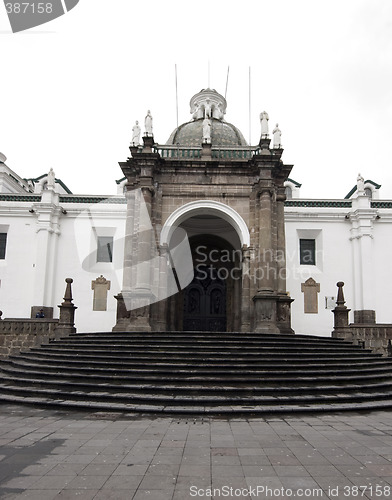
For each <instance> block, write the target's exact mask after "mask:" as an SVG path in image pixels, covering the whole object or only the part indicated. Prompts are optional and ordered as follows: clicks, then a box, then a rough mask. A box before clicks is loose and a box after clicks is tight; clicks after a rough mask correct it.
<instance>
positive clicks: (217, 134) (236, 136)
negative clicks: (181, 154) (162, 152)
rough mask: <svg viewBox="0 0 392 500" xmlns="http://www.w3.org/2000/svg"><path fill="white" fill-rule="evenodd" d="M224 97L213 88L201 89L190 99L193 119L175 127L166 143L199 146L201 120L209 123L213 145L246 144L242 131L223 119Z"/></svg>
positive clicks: (232, 145) (201, 131)
mask: <svg viewBox="0 0 392 500" xmlns="http://www.w3.org/2000/svg"><path fill="white" fill-rule="evenodd" d="M226 105H227V104H226V99H225V98H224V97H223V96H222V95H220V94H219V93H218V92H217V91H216V90H214V89H203V90H201V91H200V92H199V93H198V94H195V95H194V96H193V97H192V99H191V100H190V112H191V113H192V116H193V120H191V121H190V122H187V123H183V124H182V125H180V126H179V127H178V128H176V129H175V130H174V131H173V132H172V134H171V135H170V137H169V140H168V141H167V142H166V145H175V146H177V145H179V146H195V147H197V146H201V144H202V142H203V122H204V120H205V119H208V120H209V122H210V124H211V133H210V135H211V139H210V142H211V144H212V145H213V146H229V147H235V146H247V142H246V140H245V139H244V136H243V135H242V133H241V132H240V131H239V130H238V128H237V127H235V126H234V125H232V124H231V123H228V122H226V121H225V120H224V115H225V113H226Z"/></svg>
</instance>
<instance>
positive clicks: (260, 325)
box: [253, 189, 280, 333]
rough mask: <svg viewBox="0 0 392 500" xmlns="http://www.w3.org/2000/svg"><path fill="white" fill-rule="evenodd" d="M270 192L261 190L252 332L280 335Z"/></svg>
mask: <svg viewBox="0 0 392 500" xmlns="http://www.w3.org/2000/svg"><path fill="white" fill-rule="evenodd" d="M272 229H273V228H272V192H271V191H270V190H269V189H262V191H261V194H260V210H259V248H258V249H257V252H256V259H258V260H259V263H258V265H256V269H255V271H256V273H258V274H259V279H258V291H257V293H256V295H255V296H254V297H253V302H254V310H255V326H254V331H255V332H257V333H280V330H279V328H278V327H277V300H278V296H277V294H276V289H275V283H274V282H275V281H276V276H275V273H276V268H275V262H274V249H273V248H272Z"/></svg>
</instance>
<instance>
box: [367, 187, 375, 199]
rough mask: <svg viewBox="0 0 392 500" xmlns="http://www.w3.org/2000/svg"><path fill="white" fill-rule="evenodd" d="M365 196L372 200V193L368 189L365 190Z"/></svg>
mask: <svg viewBox="0 0 392 500" xmlns="http://www.w3.org/2000/svg"><path fill="white" fill-rule="evenodd" d="M365 194H366V196H368V197H369V198H372V196H373V192H372V190H371V189H370V188H365Z"/></svg>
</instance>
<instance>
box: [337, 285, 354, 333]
mask: <svg viewBox="0 0 392 500" xmlns="http://www.w3.org/2000/svg"><path fill="white" fill-rule="evenodd" d="M336 286H337V287H338V297H337V300H336V307H335V309H334V310H333V311H332V312H333V314H334V316H335V324H334V329H335V330H338V329H339V328H346V327H348V313H349V312H350V311H351V309H347V307H346V306H345V305H344V304H345V303H346V301H345V300H344V294H343V287H344V283H343V281H339V282H338V283H336Z"/></svg>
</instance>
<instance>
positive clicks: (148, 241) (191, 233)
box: [114, 89, 294, 333]
mask: <svg viewBox="0 0 392 500" xmlns="http://www.w3.org/2000/svg"><path fill="white" fill-rule="evenodd" d="M226 105H227V103H226V100H225V99H224V97H223V96H221V95H220V94H218V93H217V92H216V91H215V90H212V89H205V90H202V91H201V92H199V93H198V94H196V95H195V96H193V97H192V99H191V101H190V106H191V113H192V120H191V121H189V122H188V123H185V124H183V125H180V126H179V127H178V128H176V129H175V130H174V132H173V133H172V134H171V136H170V138H169V140H168V142H167V143H166V144H165V145H159V144H156V143H155V141H154V137H153V132H152V131H153V128H152V118H151V115H149V117H148V120H147V121H146V125H145V128H146V130H145V134H144V136H143V144H139V142H138V140H139V139H138V137H136V136H135V137H134V138H133V139H132V140H133V143H132V144H131V147H130V150H131V157H130V158H128V159H127V161H126V162H122V163H120V166H121V168H122V170H123V172H124V175H125V176H126V178H127V184H126V193H125V195H126V198H127V222H126V237H125V252H124V255H125V257H124V273H123V288H122V292H121V293H120V294H119V295H118V296H117V297H116V298H117V299H118V308H117V324H116V326H115V327H114V330H122V331H151V330H152V331H163V330H169V331H174V330H190V329H195V328H196V325H198V326H197V329H211V330H217V329H222V330H226V331H243V332H252V331H253V332H265V333H294V332H293V331H292V329H291V324H290V323H291V321H290V304H291V301H292V300H291V298H290V297H289V296H288V294H287V291H286V276H285V272H286V258H285V231H284V201H285V186H284V183H285V181H286V180H287V178H288V175H289V173H290V171H291V168H292V166H291V165H285V164H284V163H283V162H282V159H281V157H282V153H283V149H282V146H281V142H280V131H279V129H277V128H276V129H275V130H274V132H273V133H274V142H273V146H272V147H271V146H270V143H271V140H270V138H269V133H268V114H267V113H265V112H263V113H262V114H261V115H260V118H261V137H260V141H259V143H258V144H257V145H256V146H250V145H248V144H247V143H246V141H245V139H244V137H243V135H242V134H241V132H240V131H239V130H238V129H237V128H236V127H235V126H234V125H232V124H231V123H229V122H227V121H226V120H225V118H224V117H225V113H226ZM177 229H178V230H181V231H183V234H184V235H185V237H184V240H183V241H182V242H181V245H180V246H181V248H182V250H184V249H185V248H186V247H187V245H188V248H189V255H190V257H189V259H187V258H185V257H184V255H185V253H186V252H185V253H183V254H182V257H181V258H179V253H178V251H177V250H176V248H174V249H173V245H172V240H173V238H172V236H173V234H174V233H175V231H177ZM185 240H187V241H185ZM203 246H204V247H205V248H204V251H205V252H206V253H207V256H204V255H203V256H202V257H200V252H202V251H201V250H200V248H201V247H203ZM198 248H199V250H197V249H198ZM225 251H226V252H230V251H232V252H234V255H233V258H232V259H231V260H230V259H229V260H227V261H225V258H226V255H225V253H224V252H225ZM197 257H199V262H196V260H197ZM200 259H201V261H200ZM203 259H204V261H203ZM198 264H199V265H202V266H206V267H210V266H211V268H212V269H215V271H213V272H215V273H216V277H215V278H211V282H207V281H203V280H202V279H200V277H197V276H196V278H194V276H193V273H192V270H193V268H196V267H197V265H198ZM188 271H189V272H188ZM219 271H220V272H221V275H219ZM222 273H223V274H225V276H222ZM226 274H227V276H226ZM188 278H189V279H188ZM225 310H226V313H224V311H225Z"/></svg>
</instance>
